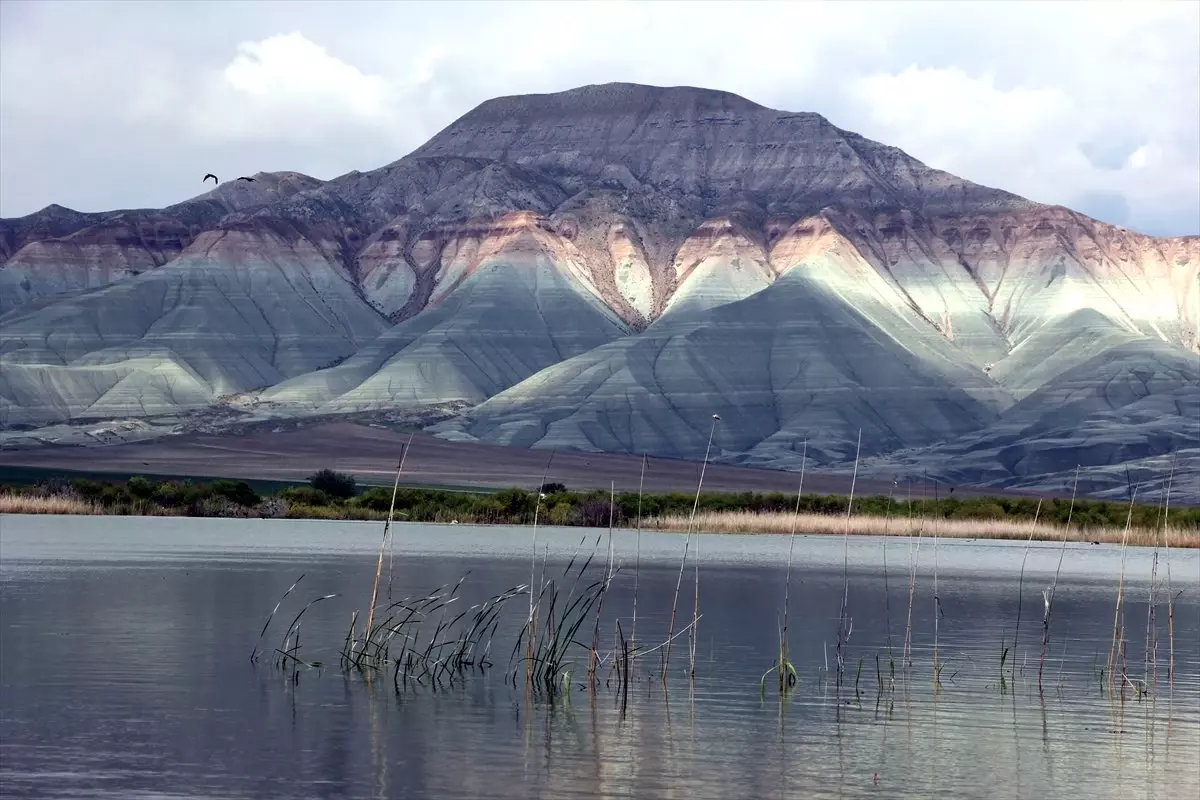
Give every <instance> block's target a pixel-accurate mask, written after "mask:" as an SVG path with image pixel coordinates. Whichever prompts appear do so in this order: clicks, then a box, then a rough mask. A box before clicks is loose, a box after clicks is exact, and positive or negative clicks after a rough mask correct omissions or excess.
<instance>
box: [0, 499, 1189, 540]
mask: <svg viewBox="0 0 1200 800" xmlns="http://www.w3.org/2000/svg"><path fill="white" fill-rule="evenodd" d="M4 499H5V498H3V497H0V516H31V517H33V516H63V517H79V516H85V517H170V518H186V519H245V520H252V519H281V520H282V519H289V520H315V521H321V522H364V523H380V522H384V521H385V520H386V519H387V514H385V513H381V512H372V511H368V510H366V509H355V511H356V512H360V513H355V514H344V513H343V514H334V513H303V512H301V513H297V514H289V515H287V516H283V517H261V516H256V515H247V516H207V515H196V514H187V513H173V511H174V510H173V509H162V508H155V509H151V510H149V513H147V512H134V513H121V512H119V511H113V510H108V509H105V508H102V507H98V506H96V505H95V504H87V503H84V502H81V501H75V500H61V499H56V498H23V499H24V500H25V501H26V502H24V503H21V505H23V506H26V508H25V509H24V510H13V509H12V508H11V506H12V505H13V504H12V503H8V502H3V500H4ZM28 501H36V502H35V503H29V502H28ZM32 506H36V508H34V507H32ZM310 510H311V511H318V512H328V511H332V509H305V511H310ZM361 512H365V513H361ZM793 519H794V520H795V533H796V535H797V536H802V537H815V536H830V537H832V536H843V535H847V534H848V535H850V536H856V537H858V536H874V537H880V536H886V537H896V538H905V537H911V538H917V539H920V538H926V539H933V538H934V536H935V535H936V537H937V538H938V539H956V540H981V539H986V540H997V541H1015V542H1022V541H1023V542H1039V543H1043V544H1046V543H1049V544H1057V543H1062V542H1064V541H1065V542H1068V543H1070V542H1074V543H1077V544H1112V545H1121V544H1122V543H1124V544H1126V545H1128V546H1130V547H1160V546H1166V547H1170V548H1175V549H1189V550H1196V549H1200V529H1197V528H1195V527H1191V526H1188V527H1177V526H1169V527H1167V528H1166V529H1165V531H1164V530H1162V529H1158V530H1155V529H1151V528H1144V527H1130V528H1129V531H1128V534H1126V531H1125V529H1124V528H1117V527H1114V526H1091V527H1074V526H1073V527H1072V528H1070V529H1067V528H1066V527H1065V526H1062V525H1055V524H1050V523H1045V522H1039V523H1037V524H1036V526H1035V525H1034V524H1033V523H1032V522H1023V521H1014V520H980V519H933V518H930V517H924V518H911V519H910V518H908V517H890V518H887V517H879V516H874V515H870V514H853V515H851V516H850V517H849V519H847V517H846V516H845V515H843V514H814V513H801V514H799V515H793V514H791V513H775V512H763V513H756V512H741V511H727V512H701V513H699V514H697V515H696V527H695V530H694V532H695V533H697V534H704V535H711V534H718V535H732V536H788V535H790V534H791V531H792V525H793ZM393 523H394V524H404V525H437V526H445V527H450V526H456V525H460V524H461V525H466V526H474V527H519V528H532V527H533V525H532V524H531V523H528V522H524V523H522V522H511V521H493V522H488V521H479V520H466V521H463V522H459V521H458V520H456V519H449V520H442V519H439V520H417V521H410V520H406V519H403V518H396V519H394V520H393ZM847 524H849V531H847ZM541 527H547V528H549V527H554V528H572V529H579V530H581V531H586V530H603V529H605V528H606V527H607V526H595V525H555V524H553V523H550V522H546V523H543V524H542V525H541ZM617 527H618V529H620V530H629V531H632V530H635V528H633V527H632V526H627V525H620V526H617ZM688 527H689V519H688V518H687V517H681V516H669V517H658V518H647V519H645V520H644V521H643V523H642V530H643V531H646V532H654V533H675V534H678V535H681V536H684V535H686V534H687V530H688ZM1164 533H1165V540H1164V538H1163V534H1164ZM1031 534H1033V535H1032V536H1031Z"/></svg>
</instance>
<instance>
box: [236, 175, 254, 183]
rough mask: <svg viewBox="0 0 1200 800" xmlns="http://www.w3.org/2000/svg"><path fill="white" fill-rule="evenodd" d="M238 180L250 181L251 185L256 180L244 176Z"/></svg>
mask: <svg viewBox="0 0 1200 800" xmlns="http://www.w3.org/2000/svg"><path fill="white" fill-rule="evenodd" d="M238 180H239V181H250V182H251V183H254V178H247V177H246V176H245V175H243V176H242V177H240V178H238Z"/></svg>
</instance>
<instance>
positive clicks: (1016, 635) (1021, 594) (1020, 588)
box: [1000, 500, 1042, 684]
mask: <svg viewBox="0 0 1200 800" xmlns="http://www.w3.org/2000/svg"><path fill="white" fill-rule="evenodd" d="M1041 513H1042V501H1041V500H1038V504H1037V510H1036V511H1034V512H1033V525H1031V526H1030V529H1029V539H1028V540H1026V542H1025V552H1024V554H1023V555H1022V556H1021V575H1020V578H1018V580H1017V627H1016V629H1015V630H1014V631H1013V643H1012V647H1013V664H1012V680H1013V683H1014V684H1016V682H1017V646H1018V644H1019V643H1020V638H1021V608H1022V606H1023V605H1024V602H1025V562H1027V561H1028V560H1029V546H1030V545H1031V544H1032V543H1033V534H1034V530H1035V529H1036V528H1037V521H1038V517H1039V516H1041ZM1006 654H1007V653H1006V651H1005V650H1004V642H1003V641H1002V642H1001V643H1000V667H1001V676H1000V677H1001V680H1003V678H1004V675H1003V668H1004V657H1005V655H1006Z"/></svg>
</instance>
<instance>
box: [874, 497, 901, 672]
mask: <svg viewBox="0 0 1200 800" xmlns="http://www.w3.org/2000/svg"><path fill="white" fill-rule="evenodd" d="M897 482H898V481H896V480H893V481H892V488H891V489H890V490H889V491H888V504H887V513H886V514H885V515H884V518H883V525H884V530H885V531H886V530H887V525H888V523H889V522H890V521H891V519H892V500H893V498H894V497H895V495H896V484H897ZM885 535H886V534H885ZM883 613H884V619H885V620H886V624H887V648H888V659H889V661H892V660H893V656H892V598H891V591H890V590H889V589H888V564H887V539H884V540H883ZM876 659H877V660H878V656H876ZM893 663H894V662H893ZM877 666H878V665H877ZM893 668H894V667H893Z"/></svg>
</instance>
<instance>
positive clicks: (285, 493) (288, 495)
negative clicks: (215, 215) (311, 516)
mask: <svg viewBox="0 0 1200 800" xmlns="http://www.w3.org/2000/svg"><path fill="white" fill-rule="evenodd" d="M278 497H280V498H281V499H283V500H284V501H286V502H288V503H293V504H295V505H299V506H327V505H329V496H328V495H327V494H325V493H324V492H322V491H321V490H320V489H314V488H312V487H311V486H289V487H288V488H287V489H282V490H280V491H279V493H278Z"/></svg>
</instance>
